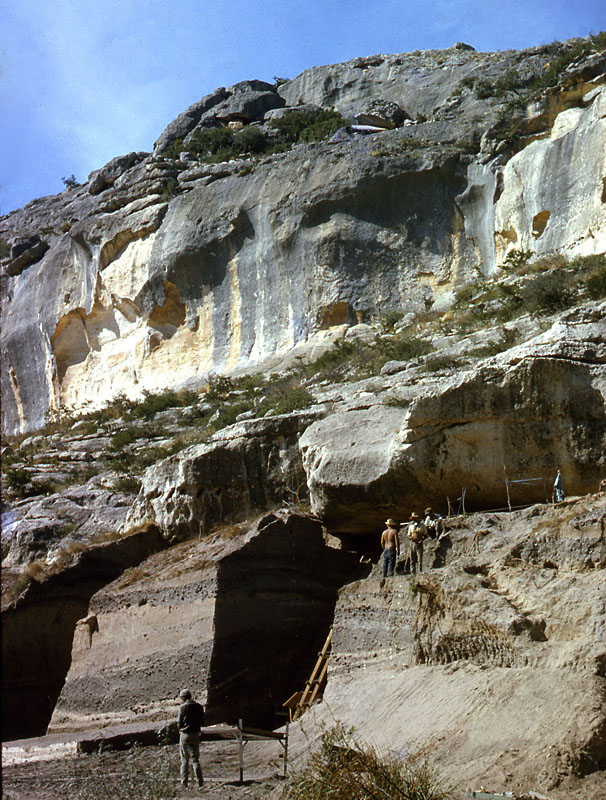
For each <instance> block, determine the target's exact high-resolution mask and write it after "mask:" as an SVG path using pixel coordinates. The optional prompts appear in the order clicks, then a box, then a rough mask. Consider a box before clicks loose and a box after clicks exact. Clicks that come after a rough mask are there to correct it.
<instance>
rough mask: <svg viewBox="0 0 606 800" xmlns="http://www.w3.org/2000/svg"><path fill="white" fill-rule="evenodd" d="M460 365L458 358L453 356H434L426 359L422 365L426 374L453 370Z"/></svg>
mask: <svg viewBox="0 0 606 800" xmlns="http://www.w3.org/2000/svg"><path fill="white" fill-rule="evenodd" d="M459 365H460V361H459V359H458V358H455V357H454V356H435V357H434V358H428V359H427V360H426V361H425V363H424V364H423V366H424V368H425V369H426V370H427V372H438V371H439V370H442V369H454V368H456V367H458V366H459Z"/></svg>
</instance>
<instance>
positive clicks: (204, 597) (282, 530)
mask: <svg viewBox="0 0 606 800" xmlns="http://www.w3.org/2000/svg"><path fill="white" fill-rule="evenodd" d="M359 575H360V565H359V563H358V558H357V556H355V555H352V554H349V553H346V552H344V551H341V550H335V549H333V548H330V547H327V546H326V545H325V544H324V541H323V538H322V530H321V526H320V525H319V523H318V522H317V521H314V520H312V519H311V518H309V517H305V516H301V515H296V514H294V515H288V514H282V515H267V516H265V517H263V518H261V519H260V520H259V521H257V523H256V524H255V525H254V526H253V527H252V528H251V529H250V530H249V531H248V532H247V533H244V534H240V535H238V536H235V538H232V539H226V538H221V537H215V538H213V539H210V540H208V539H207V540H206V541H198V542H195V541H190V542H188V543H186V544H183V545H179V546H177V547H175V548H172V549H171V550H170V551H169V552H168V553H165V554H158V555H157V556H155V557H152V558H151V559H149V560H148V561H146V562H144V563H142V564H141V565H140V566H139V567H138V568H135V569H134V570H130V571H126V572H125V573H124V574H123V575H122V577H121V578H119V579H118V580H117V581H115V582H114V583H112V584H109V585H107V586H106V587H105V588H104V589H103V590H102V591H100V592H99V593H98V594H96V595H95V596H94V597H93V598H92V600H91V604H90V609H89V613H91V614H93V615H94V616H95V620H96V622H95V628H96V630H93V632H92V633H91V627H90V625H89V624H88V623H87V624H85V623H82V625H79V626H78V627H77V630H76V636H75V637H74V644H73V651H72V660H71V667H70V670H69V673H68V675H67V679H66V682H65V686H64V687H63V690H62V692H61V697H60V699H59V702H58V704H57V707H56V709H55V712H54V714H53V718H52V721H51V725H50V731H51V732H53V731H54V732H57V731H59V730H65V729H67V730H70V729H80V728H82V727H86V726H87V725H89V726H95V727H99V726H102V725H105V724H114V723H116V722H121V721H122V722H123V721H133V720H137V721H144V720H154V721H155V720H162V721H165V720H166V718H167V717H169V718H170V717H173V716H174V714H175V711H176V705H175V704H176V703H177V695H178V692H179V690H180V689H181V688H183V686H185V685H187V686H190V687H191V689H192V691H194V692H195V694H196V696H197V697H199V698H201V699H202V700H203V701H204V702H205V705H206V710H207V720H208V723H209V724H212V723H214V722H231V723H235V722H237V720H238V719H239V718H244V719H245V720H246V721H247V723H248V724H252V725H255V724H256V725H258V726H260V725H263V726H270V725H271V726H273V725H275V724H276V719H275V717H274V714H275V712H276V711H279V710H281V706H282V703H284V702H285V701H286V700H287V699H288V697H290V695H291V694H292V693H293V692H295V691H296V690H297V689H301V688H302V687H303V686H304V683H305V680H306V679H307V678H308V677H309V674H310V673H311V670H312V668H313V665H314V663H315V660H316V651H317V650H318V649H320V648H321V646H322V644H323V642H324V639H325V638H326V634H327V632H328V628H329V626H330V624H331V622H332V615H333V611H334V605H335V602H336V592H337V589H338V588H339V587H340V586H341V585H343V583H346V582H347V581H349V580H352V579H353V578H355V577H358V576H359Z"/></svg>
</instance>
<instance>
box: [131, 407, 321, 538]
mask: <svg viewBox="0 0 606 800" xmlns="http://www.w3.org/2000/svg"><path fill="white" fill-rule="evenodd" d="M318 416H321V412H315V413H313V412H312V413H304V412H303V413H300V414H295V415H291V416H283V417H277V418H272V419H269V420H254V421H251V422H242V423H240V424H238V425H233V426H230V427H229V428H226V429H224V430H223V431H220V432H219V433H218V434H216V435H215V436H214V437H213V438H212V440H211V441H210V442H209V443H208V444H202V445H194V446H193V447H191V448H188V449H187V450H186V451H184V452H182V453H179V454H177V455H175V456H172V457H171V458H168V459H165V460H163V461H161V462H159V463H158V464H156V465H154V466H153V467H151V468H150V469H149V470H147V471H146V473H145V477H144V481H143V486H142V488H141V492H140V493H139V496H138V499H137V502H136V503H134V504H133V506H132V507H131V510H130V512H129V514H128V518H127V519H126V521H125V523H124V526H125V528H126V529H128V528H130V527H137V526H141V525H149V524H150V523H153V524H154V525H157V526H158V527H159V528H160V530H162V531H163V532H164V533H165V535H166V536H168V537H171V538H178V539H186V538H188V537H191V536H198V535H201V534H203V533H205V532H207V531H208V530H209V529H211V528H212V526H213V524H216V523H221V522H224V521H228V522H229V521H240V520H243V519H246V518H249V517H250V516H252V515H254V514H255V512H256V511H257V510H258V509H263V508H270V507H274V506H280V505H287V504H288V505H290V504H291V503H293V502H294V501H297V502H298V501H302V500H305V499H307V481H306V477H305V473H304V471H303V466H302V463H301V452H300V449H299V444H298V440H299V435H300V433H301V432H302V431H303V430H305V428H306V427H307V425H309V423H310V422H311V421H312V420H313V419H316V418H317V417H318Z"/></svg>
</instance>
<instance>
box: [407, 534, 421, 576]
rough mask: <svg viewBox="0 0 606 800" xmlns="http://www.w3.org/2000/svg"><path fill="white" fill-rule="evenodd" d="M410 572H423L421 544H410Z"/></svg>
mask: <svg viewBox="0 0 606 800" xmlns="http://www.w3.org/2000/svg"><path fill="white" fill-rule="evenodd" d="M408 552H409V555H410V571H411V572H423V542H413V541H411V542H410V548H409V551H408Z"/></svg>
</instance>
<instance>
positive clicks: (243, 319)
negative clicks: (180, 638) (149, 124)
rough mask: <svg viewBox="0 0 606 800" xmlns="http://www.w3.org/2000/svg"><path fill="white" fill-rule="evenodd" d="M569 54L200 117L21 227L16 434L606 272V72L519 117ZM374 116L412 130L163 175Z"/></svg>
mask: <svg viewBox="0 0 606 800" xmlns="http://www.w3.org/2000/svg"><path fill="white" fill-rule="evenodd" d="M559 54H560V50H558V48H557V46H556V47H555V49H554V48H552V47H550V46H547V47H543V48H534V49H531V50H527V51H523V52H520V53H516V52H514V51H508V52H505V53H476V52H475V51H473V50H472V49H471V48H466V47H454V48H451V49H450V50H445V51H433V52H424V53H418V54H408V55H406V54H403V55H401V56H377V57H372V58H367V59H357V60H355V61H353V62H347V63H345V64H339V65H335V66H332V67H321V68H315V69H313V70H308V71H306V72H304V73H303V74H302V75H300V76H299V77H297V78H295V79H293V80H291V81H287V82H286V83H284V84H282V85H281V86H279V87H275V86H270V85H268V84H262V82H258V81H257V82H255V81H252V82H245V83H244V84H238V86H236V87H232V88H231V89H227V90H226V89H221V90H218V91H217V93H215V94H214V95H211V96H208V97H206V98H203V100H201V101H200V102H199V103H198V104H195V105H194V106H192V107H191V108H190V109H188V110H187V111H186V112H184V114H183V115H181V116H180V117H179V118H178V119H177V120H175V122H174V123H171V125H169V126H168V128H167V130H166V131H165V132H164V133H163V134H162V136H161V137H160V139H159V140H158V142H157V144H156V148H155V150H154V153H153V154H151V155H150V154H146V153H131V154H129V155H128V156H124V157H119V158H117V159H114V160H113V161H112V162H110V163H109V164H108V165H106V166H105V167H103V168H102V169H101V170H98V171H96V172H95V173H92V174H91V176H89V180H88V182H87V183H86V184H84V185H82V186H79V187H76V188H72V189H68V190H66V191H65V192H63V193H62V194H61V195H57V196H56V197H49V198H42V199H40V200H35V201H33V202H32V203H30V204H28V205H27V206H26V207H25V208H23V209H21V210H19V211H15V212H13V213H11V214H9V215H8V216H6V217H4V218H3V219H2V221H1V223H0V238H1V239H2V241H3V242H4V246H3V252H5V253H6V258H5V259H4V277H3V279H2V280H3V285H4V292H3V295H4V296H3V312H2V313H3V317H2V336H3V344H2V395H3V404H2V419H3V423H2V424H3V430H4V431H5V433H9V434H15V433H19V432H24V431H28V430H32V429H34V428H37V427H39V426H40V425H41V424H42V423H43V422H44V420H45V418H46V417H47V415H48V414H49V412H52V411H56V410H58V409H61V408H65V407H72V408H83V407H85V406H86V405H87V404H88V405H89V406H91V405H92V406H98V405H101V404H103V403H104V402H107V401H108V400H109V399H110V398H112V397H114V396H115V395H116V394H118V393H120V392H124V393H126V394H127V395H130V396H140V395H141V393H142V391H144V390H157V389H159V388H162V387H166V386H183V385H200V384H202V383H203V382H204V380H205V378H206V377H207V376H208V374H209V372H211V371H217V372H232V371H237V370H243V369H250V368H253V367H260V366H261V367H262V366H263V365H265V366H267V365H268V364H269V363H276V359H278V360H279V358H280V357H282V356H284V355H285V354H286V353H288V351H289V350H291V349H292V348H293V347H294V346H295V345H297V344H301V343H303V342H305V341H306V340H307V339H308V338H309V337H310V335H312V334H313V333H314V332H315V331H317V330H318V329H321V328H326V327H329V326H331V325H334V324H336V323H345V322H355V321H356V320H358V321H360V320H364V321H368V320H370V319H372V318H376V317H377V316H379V315H380V314H382V313H384V312H385V311H387V310H389V309H395V308H400V309H404V310H419V309H424V308H428V307H431V306H433V307H435V308H438V307H440V306H441V307H445V306H448V304H449V303H450V302H451V300H452V292H453V290H454V289H456V288H457V287H458V286H460V285H461V284H462V283H464V282H465V281H466V280H469V279H470V278H471V277H473V276H475V275H476V274H477V272H478V271H480V272H481V273H483V274H484V275H491V274H493V273H494V272H495V270H497V269H498V267H499V265H500V264H501V263H502V262H503V260H504V258H505V257H506V255H507V253H508V252H509V251H510V250H511V249H516V250H520V249H522V250H526V249H530V250H532V252H533V253H535V254H537V255H540V254H542V253H545V252H549V251H553V250H556V249H557V250H559V251H562V252H564V253H568V254H588V253H600V252H603V251H604V249H605V248H606V227H605V221H604V220H605V215H604V185H603V175H604V171H605V167H604V153H605V151H606V147H605V146H604V144H605V134H604V129H605V122H604V107H605V106H604V104H605V102H606V101H605V99H604V91H603V88H602V84H603V73H604V57H603V54H600V53H585V54H584V55H581V56H580V57H579V58H577V61H576V62H572V63H571V65H570V66H569V68H568V70H567V72H566V73H565V75H564V77H563V78H562V80H561V81H560V83H558V84H557V85H556V86H555V88H553V89H550V90H549V91H548V92H547V93H545V92H544V93H543V94H540V95H533V99H532V101H531V100H528V103H527V105H526V106H525V107H524V104H523V103H522V105H520V103H518V104H517V106H515V108H516V109H517V110H516V111H515V112H512V111H510V110H509V107H508V106H507V101H508V100H511V98H512V97H519V96H521V94H520V93H522V95H523V92H524V91H525V90H526V89H527V87H528V86H529V85H530V84H531V83H532V80H533V79H536V77H537V76H539V75H540V74H541V72H542V71H544V70H545V67H546V65H548V63H549V61H550V59H553V58H555V57H556V56H559ZM486 84H488V85H489V86H490V85H491V84H492V85H493V89H491V90H490V89H488V90H487V88H486ZM474 86H475V89H474V88H473V87H474ZM506 87H510V88H509V89H508V88H506ZM511 87H513V88H511ZM378 100H380V101H382V102H383V103H384V104H385V103H388V102H391V103H392V104H393V103H395V104H397V107H398V108H400V110H401V114H400V119H402V118H404V117H408V119H406V120H405V121H404V124H403V125H401V127H399V128H396V129H392V130H385V131H384V132H382V133H377V134H375V135H373V136H368V137H364V138H361V139H355V140H353V141H350V142H345V143H340V144H328V143H323V142H320V143H316V144H309V145H306V144H299V145H296V146H295V147H294V148H293V149H292V150H291V151H290V152H285V153H279V154H275V155H269V156H265V157H262V158H260V159H256V160H251V159H250V158H249V159H248V160H246V159H245V160H240V161H237V160H236V161H230V162H227V163H221V164H204V163H202V164H201V163H197V162H196V163H194V162H192V161H188V160H187V158H185V159H183V158H180V159H177V158H172V157H171V158H167V157H165V156H163V155H162V154H163V153H164V152H168V150H166V148H167V147H168V146H169V145H170V144H171V143H172V142H175V141H177V140H178V141H184V142H185V143H187V141H188V140H189V139H191V137H192V136H195V135H196V133H197V132H198V131H200V130H204V129H205V126H208V125H210V124H212V125H218V124H221V125H228V124H232V123H234V121H235V123H237V124H243V122H246V123H251V122H252V123H253V124H254V125H260V126H264V127H265V128H267V126H268V124H269V122H271V119H272V115H273V116H274V118H275V116H276V115H278V114H280V113H284V112H285V110H289V109H290V110H292V108H293V107H305V108H307V107H309V105H310V104H315V105H316V106H319V107H324V108H326V107H328V106H334V107H335V108H336V109H337V110H338V111H340V112H341V113H343V114H345V115H351V114H352V113H354V112H355V111H359V110H360V109H362V110H363V109H364V107H365V106H368V104H369V103H370V104H371V105H372V102H373V101H375V102H376V101H378ZM512 114H513V118H514V119H515V121H516V124H515V125H514V126H513V128H512V130H509V131H508V130H506V128H505V123H506V121H507V120H508V119H509V120H510V121H511V115H512ZM516 115H517V116H516ZM235 123H234V124H235ZM384 124H385V125H386V126H390V125H391V124H392V123H391V122H390V121H386V122H385V123H384ZM188 137H189V138H188ZM182 155H185V156H187V154H186V153H185V154H182Z"/></svg>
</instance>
